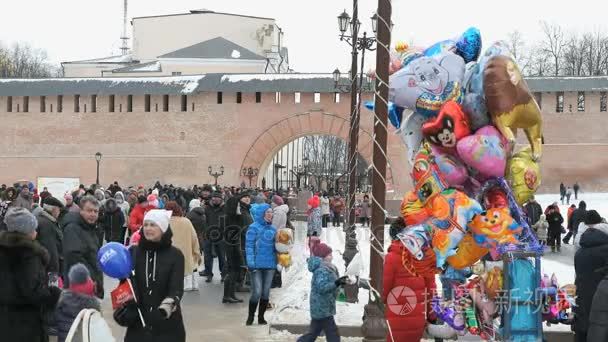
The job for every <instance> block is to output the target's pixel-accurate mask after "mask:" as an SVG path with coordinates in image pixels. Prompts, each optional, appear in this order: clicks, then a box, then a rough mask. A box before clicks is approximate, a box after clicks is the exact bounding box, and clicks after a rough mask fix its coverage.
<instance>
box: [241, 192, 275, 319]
mask: <svg viewBox="0 0 608 342" xmlns="http://www.w3.org/2000/svg"><path fill="white" fill-rule="evenodd" d="M251 214H252V215H251V216H252V217H253V220H254V222H253V223H252V224H251V225H250V226H249V229H248V230H247V236H246V240H245V241H246V247H245V250H246V259H247V268H248V269H249V273H250V275H251V297H250V298H249V314H248V316H247V322H246V325H251V324H253V316H254V315H255V311H256V309H257V307H258V302H259V311H258V324H262V325H263V324H267V322H266V320H265V319H264V313H265V312H266V308H267V306H268V300H269V298H270V287H271V286H272V279H273V277H274V272H275V271H276V268H277V253H276V250H275V246H274V242H275V235H276V229H275V228H274V227H273V226H272V209H271V208H270V205H268V204H266V203H264V204H254V205H253V206H252V207H251Z"/></svg>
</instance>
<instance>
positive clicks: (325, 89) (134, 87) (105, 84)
mask: <svg viewBox="0 0 608 342" xmlns="http://www.w3.org/2000/svg"><path fill="white" fill-rule="evenodd" d="M346 81H347V80H346V79H344V80H342V83H346ZM527 82H528V85H529V86H530V89H531V91H539V92H547V91H608V77H587V78H570V77H561V78H560V77H546V78H528V79H527ZM216 91H224V92H244V93H253V92H283V93H290V92H291V93H293V92H309V93H312V92H315V93H333V92H335V91H336V89H335V88H334V81H333V77H332V74H329V73H327V74H296V73H290V74H206V75H195V76H163V77H107V78H106V77H104V78H54V79H53V78H51V79H0V96H51V95H76V94H80V95H89V94H99V95H112V94H116V95H128V94H131V95H143V94H151V95H161V94H168V95H174V94H192V93H197V92H216Z"/></svg>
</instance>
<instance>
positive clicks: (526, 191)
mask: <svg viewBox="0 0 608 342" xmlns="http://www.w3.org/2000/svg"><path fill="white" fill-rule="evenodd" d="M481 45H482V44H481V34H480V32H479V30H478V29H476V28H469V29H467V30H466V31H465V32H464V33H463V34H462V35H461V36H460V37H457V38H455V39H448V40H443V41H441V42H438V43H436V44H433V45H432V46H430V47H428V48H426V49H424V48H415V47H409V46H407V44H398V46H397V47H396V49H395V50H394V51H393V52H392V55H391V63H390V70H389V72H390V74H391V76H390V82H389V89H390V93H389V100H390V104H389V118H390V121H391V123H392V125H394V126H395V127H396V128H397V134H399V135H400V136H401V138H402V139H403V141H404V143H405V145H406V146H407V149H408V160H409V161H410V163H411V166H412V171H411V174H410V176H411V178H412V180H413V184H414V190H413V191H412V192H409V193H407V194H406V195H405V197H404V199H403V203H402V207H401V214H402V216H403V218H404V220H405V222H406V224H407V225H408V227H406V229H405V231H404V233H403V234H401V236H400V238H401V240H402V241H403V243H404V245H405V246H406V247H407V249H408V250H409V251H410V252H411V254H412V255H413V256H414V257H416V258H422V257H424V255H425V253H424V250H425V249H429V248H432V249H433V250H434V252H435V255H436V267H437V268H438V269H442V268H444V267H446V266H447V265H446V263H447V264H449V265H450V266H452V267H454V268H456V269H463V268H465V267H468V266H471V265H473V264H474V263H476V262H477V261H478V260H480V258H482V257H484V256H486V255H488V254H489V257H491V258H492V259H495V260H496V259H498V258H499V257H500V255H501V254H503V253H505V252H506V251H510V250H526V251H540V250H541V249H542V247H541V246H540V245H539V243H538V241H537V240H536V237H535V235H534V234H533V233H532V231H531V229H530V227H529V226H528V224H527V222H526V219H525V216H524V213H523V211H522V209H521V206H522V205H523V204H524V203H525V202H526V201H528V200H529V199H530V197H531V196H532V195H533V194H534V193H535V192H536V190H537V189H538V187H539V185H540V178H541V175H540V168H539V164H538V163H539V160H540V157H541V154H542V150H541V149H542V144H541V141H542V137H541V135H542V131H541V128H542V119H541V114H540V109H539V107H538V105H537V103H536V101H535V99H534V97H533V96H532V94H531V93H530V90H529V89H528V86H527V84H526V81H525V80H524V79H523V77H522V75H521V73H520V71H519V68H518V66H517V63H516V62H515V60H514V58H513V56H512V55H511V53H510V52H509V50H508V49H507V48H506V45H505V44H504V43H502V42H497V43H494V44H492V45H490V47H489V48H488V49H487V50H486V51H485V53H483V54H482V49H481ZM519 128H521V129H523V130H524V132H525V135H526V137H527V140H528V142H529V146H526V147H524V148H523V149H521V150H519V151H516V150H515V146H516V144H515V134H516V130H517V129H519Z"/></svg>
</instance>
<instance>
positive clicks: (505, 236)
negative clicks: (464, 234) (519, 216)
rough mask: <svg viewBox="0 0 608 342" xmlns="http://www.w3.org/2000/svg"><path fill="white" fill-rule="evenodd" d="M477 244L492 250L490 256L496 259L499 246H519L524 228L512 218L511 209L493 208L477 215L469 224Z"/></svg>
mask: <svg viewBox="0 0 608 342" xmlns="http://www.w3.org/2000/svg"><path fill="white" fill-rule="evenodd" d="M468 226H469V229H470V230H471V232H472V233H473V238H475V242H476V243H477V244H478V245H479V246H481V247H484V248H488V249H490V254H491V255H492V257H493V258H495V259H496V257H497V256H498V246H499V245H504V244H519V243H520V242H519V239H518V237H519V234H520V233H521V232H522V227H521V226H520V225H519V224H518V223H517V222H516V221H515V220H514V219H513V217H511V214H510V212H509V208H492V209H488V210H487V211H485V212H482V213H481V214H478V215H475V216H474V217H473V219H472V220H471V221H470V222H469V224H468Z"/></svg>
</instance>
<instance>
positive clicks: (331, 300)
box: [298, 242, 348, 342]
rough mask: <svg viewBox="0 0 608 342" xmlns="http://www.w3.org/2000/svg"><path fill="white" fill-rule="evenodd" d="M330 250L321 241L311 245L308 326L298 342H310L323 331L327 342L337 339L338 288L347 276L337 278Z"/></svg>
mask: <svg viewBox="0 0 608 342" xmlns="http://www.w3.org/2000/svg"><path fill="white" fill-rule="evenodd" d="M332 252H333V251H332V249H331V247H329V246H328V245H326V244H325V243H322V242H316V243H315V244H314V245H312V250H311V256H310V258H308V270H309V271H310V272H311V273H312V280H311V283H310V296H309V298H310V327H309V330H308V333H307V334H305V335H303V336H300V338H298V342H313V341H315V340H316V339H317V337H319V335H321V332H324V333H325V337H326V339H327V341H328V342H336V341H340V334H339V332H338V327H337V326H336V321H335V320H334V316H335V315H336V297H337V296H338V289H339V288H340V287H341V286H344V285H345V284H346V283H347V280H348V277H347V276H343V277H340V275H339V273H338V269H337V268H336V266H335V265H334V264H332V263H331V261H332V259H333V255H332Z"/></svg>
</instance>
